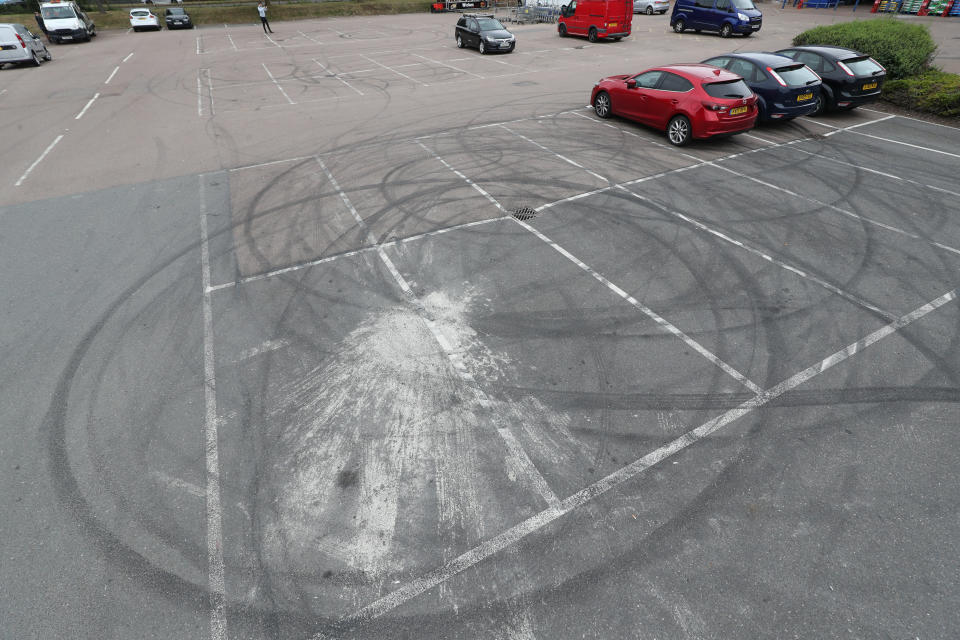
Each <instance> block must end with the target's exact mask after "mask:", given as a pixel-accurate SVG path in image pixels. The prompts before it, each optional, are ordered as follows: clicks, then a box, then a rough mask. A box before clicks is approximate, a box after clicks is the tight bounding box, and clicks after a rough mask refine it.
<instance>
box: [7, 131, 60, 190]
mask: <svg viewBox="0 0 960 640" xmlns="http://www.w3.org/2000/svg"><path fill="white" fill-rule="evenodd" d="M64 135H66V134H63V133H61V134H60V135H58V136H57V137H56V138H55V139H54V141H53V142H51V143H50V146H48V147H47V148H46V149H44V150H43V153H41V154H40V157H39V158H37V159H36V160H34V161H33V164H31V165H30V166H29V167H27V170H26V171H24V172H23V175H22V176H20V179H19V180H17V181H16V182H14V183H13V186H15V187H19V186H20V185H21V184H23V181H24V180H26V179H27V176H29V175H30V172H31V171H33V170H34V169H35V168H36V166H37V165H38V164H40V162H41V161H42V160H43V159H44V158H46V157H47V154H48V153H50V151H51V150H52V149H53V148H54V147H55V146H57V143H58V142H60V141H61V140H62V139H63V136H64Z"/></svg>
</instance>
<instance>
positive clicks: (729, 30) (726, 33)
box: [720, 22, 733, 38]
mask: <svg viewBox="0 0 960 640" xmlns="http://www.w3.org/2000/svg"><path fill="white" fill-rule="evenodd" d="M731 35H733V27H731V26H730V23H729V22H724V23H723V26H722V27H720V37H721V38H729V37H730V36H731Z"/></svg>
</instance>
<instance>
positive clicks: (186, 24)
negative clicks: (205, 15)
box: [167, 22, 193, 29]
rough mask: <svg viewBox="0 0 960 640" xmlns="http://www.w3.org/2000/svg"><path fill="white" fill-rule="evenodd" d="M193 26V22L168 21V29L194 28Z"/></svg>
mask: <svg viewBox="0 0 960 640" xmlns="http://www.w3.org/2000/svg"><path fill="white" fill-rule="evenodd" d="M192 28H193V23H192V22H181V23H180V24H177V23H176V22H168V23H167V29H192Z"/></svg>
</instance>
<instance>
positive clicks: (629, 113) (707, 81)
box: [590, 64, 757, 146]
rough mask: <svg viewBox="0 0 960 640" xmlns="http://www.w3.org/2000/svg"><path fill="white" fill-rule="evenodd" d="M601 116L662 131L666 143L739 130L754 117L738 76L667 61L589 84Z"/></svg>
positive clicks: (745, 128)
mask: <svg viewBox="0 0 960 640" xmlns="http://www.w3.org/2000/svg"><path fill="white" fill-rule="evenodd" d="M590 104H592V105H593V109H594V111H596V113H597V115H598V116H600V117H601V118H609V117H610V116H611V115H618V116H623V117H624V118H629V119H631V120H636V121H637V122H642V123H644V124H648V125H651V126H653V127H656V128H657V129H660V130H661V131H663V130H666V132H667V138H668V139H669V140H670V142H671V143H672V144H675V145H677V146H683V145H685V144H687V143H688V142H690V140H691V139H693V138H710V137H713V136H723V135H733V134H735V133H743V132H744V131H748V130H750V129H752V128H753V125H754V124H755V123H756V121H757V96H756V95H754V93H753V91H751V90H750V87H748V86H747V85H746V83H745V82H744V81H743V78H741V77H740V76H738V75H737V74H735V73H731V72H729V71H726V70H724V69H718V68H716V67H714V66H711V65H706V64H671V65H667V66H665V67H656V68H654V69H648V70H646V71H643V72H641V73H637V74H634V75H621V76H610V77H609V78H604V79H603V80H601V81H600V82H598V83H597V84H596V85H594V87H593V93H591V94H590Z"/></svg>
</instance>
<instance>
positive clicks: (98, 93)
mask: <svg viewBox="0 0 960 640" xmlns="http://www.w3.org/2000/svg"><path fill="white" fill-rule="evenodd" d="M99 97H100V92H97V93H95V94H93V97H92V98H90V102H88V103H87V104H86V105H85V106H84V107H83V109H81V110H80V113H78V114H77V115H76V116H74V118H73V119H74V120H79V119H80V118H82V117H83V114H85V113H86V112H87V109H89V108H90V106H91V105H92V104H93V103H94V102H95V101H96V99H97V98H99Z"/></svg>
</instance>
